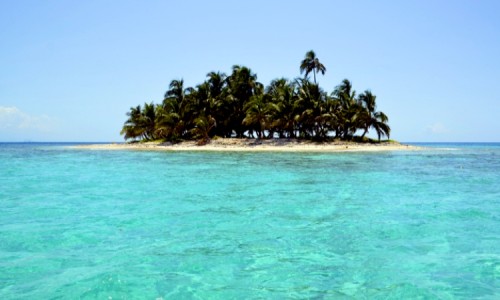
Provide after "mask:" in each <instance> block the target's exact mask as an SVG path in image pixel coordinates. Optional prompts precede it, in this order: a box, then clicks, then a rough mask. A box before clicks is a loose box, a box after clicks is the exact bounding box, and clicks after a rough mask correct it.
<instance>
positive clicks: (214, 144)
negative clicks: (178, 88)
mask: <svg viewBox="0 0 500 300" xmlns="http://www.w3.org/2000/svg"><path fill="white" fill-rule="evenodd" d="M72 148H78V149H89V150H157V151H236V152H238V151H239V152H249V151H252V152H365V151H366V152H375V151H401V150H406V151H408V150H420V149H423V148H421V147H416V146H410V145H403V144H399V143H394V142H391V143H380V144H365V143H354V142H343V141H337V142H330V143H315V142H311V141H304V140H296V139H269V140H256V139H236V138H218V139H215V140H211V141H210V143H209V144H206V145H203V146H199V145H197V143H196V142H195V141H186V142H181V143H178V144H171V143H158V142H146V143H134V144H128V143H124V144H95V145H79V146H72Z"/></svg>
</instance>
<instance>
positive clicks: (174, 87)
mask: <svg viewBox="0 0 500 300" xmlns="http://www.w3.org/2000/svg"><path fill="white" fill-rule="evenodd" d="M300 71H301V73H303V72H305V77H304V78H297V79H295V80H293V81H290V80H287V79H285V78H280V79H275V80H273V81H271V83H270V84H269V85H268V86H264V85H263V84H262V83H260V82H258V81H257V75H256V74H255V73H253V72H252V71H251V69H249V68H247V67H245V66H239V65H235V66H233V68H232V72H231V75H229V76H227V75H226V74H224V73H220V72H210V73H208V74H207V78H206V80H205V81H204V82H203V83H201V84H199V85H197V86H196V87H185V86H184V81H183V80H182V79H180V80H172V81H171V82H170V84H169V87H168V90H167V91H166V92H165V94H164V97H163V100H162V101H161V103H160V104H153V103H145V104H144V106H142V107H141V106H140V105H138V106H136V107H132V108H130V111H129V112H128V113H127V116H128V118H127V120H126V121H125V123H124V125H123V128H122V131H121V134H123V136H124V138H125V140H130V141H151V140H159V139H160V140H165V141H170V142H178V141H180V140H186V139H187V140H192V139H196V140H198V143H199V144H205V143H208V142H209V141H210V139H213V138H217V137H233V136H236V137H240V138H243V137H257V138H271V137H275V136H278V137H280V138H305V139H313V140H317V141H324V140H328V139H332V138H334V139H342V140H354V141H360V142H377V141H374V140H371V139H369V138H367V137H366V136H365V135H366V134H367V133H368V132H369V130H370V129H374V130H375V132H376V133H377V137H378V142H380V141H381V137H383V136H386V137H387V138H389V135H390V131H391V128H390V127H389V125H388V121H389V119H388V117H387V115H385V114H384V113H383V112H380V111H377V110H376V108H377V105H376V96H375V95H374V94H372V93H371V91H368V90H367V91H365V92H363V93H361V94H360V95H357V94H356V91H354V89H353V87H352V84H351V82H350V81H349V80H347V79H344V80H343V81H342V82H341V83H340V84H339V85H338V86H336V87H335V89H334V90H333V91H332V92H331V93H330V94H328V93H327V92H325V91H324V90H323V89H322V88H321V87H320V86H319V84H317V83H316V73H317V72H318V73H321V74H324V73H325V71H326V68H325V66H324V65H323V64H322V63H320V62H319V60H318V58H317V57H316V54H315V53H314V51H312V50H311V51H309V52H307V53H306V56H305V58H304V60H302V61H301V64H300ZM311 72H312V73H313V74H314V81H313V82H311V81H309V79H308V77H307V76H308V74H310V73H311ZM356 133H358V134H359V133H361V135H360V136H355V134H356Z"/></svg>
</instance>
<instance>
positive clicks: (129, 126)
mask: <svg viewBox="0 0 500 300" xmlns="http://www.w3.org/2000/svg"><path fill="white" fill-rule="evenodd" d="M127 116H128V119H127V120H126V121H125V124H123V127H122V130H121V132H120V134H123V135H124V138H125V140H128V139H136V138H141V137H142V135H143V133H144V128H143V127H142V124H141V123H142V108H141V106H140V105H137V106H136V107H131V108H130V111H129V112H127Z"/></svg>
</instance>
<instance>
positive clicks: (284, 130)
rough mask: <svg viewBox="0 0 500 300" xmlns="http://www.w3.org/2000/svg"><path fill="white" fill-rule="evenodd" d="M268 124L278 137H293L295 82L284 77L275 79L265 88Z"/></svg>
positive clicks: (295, 98)
mask: <svg viewBox="0 0 500 300" xmlns="http://www.w3.org/2000/svg"><path fill="white" fill-rule="evenodd" d="M266 96H267V97H268V98H269V100H268V107H269V108H268V109H269V114H270V120H269V122H270V126H271V129H272V130H273V131H274V132H277V133H278V134H279V137H280V138H284V137H285V136H288V137H295V132H294V131H295V119H294V103H295V101H296V100H297V93H296V84H295V83H294V82H289V81H288V80H286V79H285V78H280V79H275V80H273V81H271V84H270V85H269V86H268V87H267V88H266Z"/></svg>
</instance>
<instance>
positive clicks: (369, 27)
mask: <svg viewBox="0 0 500 300" xmlns="http://www.w3.org/2000/svg"><path fill="white" fill-rule="evenodd" d="M499 16H500V1H480V0H479V1H470V0H466V1H460V0H453V1H438V0H432V1H421V0H418V1H410V0H408V1H396V0H395V1H290V0H288V1H271V0H266V1H216V0H212V1H139V0H137V1H124V0H121V1H111V0H97V1H88V0H86V1H60V0H57V1H55V0H54V1H50V0H47V1H38V0H36V1H24V0H17V1H9V0H0V141H27V140H31V141H122V140H123V138H122V137H121V136H120V134H119V132H120V129H121V127H122V125H123V122H124V121H125V119H126V116H125V113H126V112H127V111H128V110H129V108H130V107H131V106H135V105H137V104H142V103H144V102H151V101H154V102H155V103H159V102H160V101H161V100H162V96H163V95H164V93H165V91H166V89H167V87H168V84H169V82H170V81H171V80H172V79H178V78H183V79H184V81H185V83H186V84H187V85H196V84H199V83H201V82H202V81H203V80H204V79H205V75H206V74H207V73H208V72H210V71H223V72H226V73H230V70H231V67H232V65H235V64H240V65H245V66H248V67H250V68H251V69H252V71H254V72H255V73H257V75H258V80H259V81H260V82H262V83H264V84H266V85H267V84H268V83H269V82H270V81H271V80H272V79H274V78H277V77H281V76H285V77H287V78H290V79H293V78H295V77H297V76H299V75H300V74H299V63H300V61H301V60H302V59H303V57H304V54H305V53H306V52H307V51H308V50H311V49H313V50H314V51H315V52H316V54H317V56H318V57H319V59H320V61H321V62H322V63H323V64H324V65H325V66H326V68H327V73H326V74H325V76H322V77H321V76H320V77H319V78H318V79H319V82H320V85H321V86H322V87H323V88H324V89H325V90H327V91H329V92H330V91H332V90H333V88H334V87H335V86H336V85H338V84H339V83H340V81H341V80H342V79H344V78H348V79H350V80H351V81H352V83H353V86H354V88H355V89H356V90H357V91H358V92H362V91H364V90H366V89H370V90H372V92H373V93H374V94H376V95H377V101H378V109H379V110H382V111H384V112H385V113H386V114H387V115H388V116H389V124H390V125H391V127H392V135H391V138H394V139H396V140H400V141H407V142H411V141H496V142H500V93H499V92H498V91H497V90H496V88H497V87H498V86H499V84H500V17H499Z"/></svg>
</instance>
